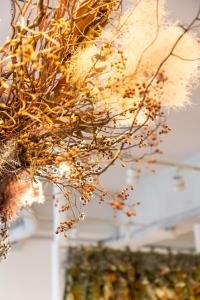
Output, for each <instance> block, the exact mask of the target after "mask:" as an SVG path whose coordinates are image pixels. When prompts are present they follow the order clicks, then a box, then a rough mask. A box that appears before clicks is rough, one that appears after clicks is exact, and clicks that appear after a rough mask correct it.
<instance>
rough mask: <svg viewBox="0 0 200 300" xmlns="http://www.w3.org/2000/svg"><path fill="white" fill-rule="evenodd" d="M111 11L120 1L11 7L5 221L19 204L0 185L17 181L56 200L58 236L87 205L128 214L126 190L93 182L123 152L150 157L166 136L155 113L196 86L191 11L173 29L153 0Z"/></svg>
mask: <svg viewBox="0 0 200 300" xmlns="http://www.w3.org/2000/svg"><path fill="white" fill-rule="evenodd" d="M120 8H121V1H119V0H106V1H103V0H99V1H95V0H85V1H78V0H74V1H68V0H59V1H56V6H55V7H50V1H48V0H38V1H37V3H36V4H35V2H33V1H31V0H30V1H25V2H24V3H23V4H21V1H19V0H12V12H13V13H12V21H11V26H12V29H13V31H12V36H11V38H9V39H8V40H7V41H6V42H5V44H4V45H3V46H2V47H1V48H0V72H1V78H0V144H1V149H0V178H1V182H2V183H1V184H2V188H1V192H2V195H3V199H6V201H5V200H1V202H0V206H1V212H2V213H3V214H4V215H5V216H6V219H7V220H9V219H12V218H13V216H14V215H15V213H16V209H17V208H18V207H21V206H22V205H23V204H24V203H22V201H21V198H22V197H21V192H20V191H19V192H17V191H16V192H15V193H14V195H15V196H14V197H13V196H12V195H13V193H12V192H11V193H10V192H9V191H7V190H10V189H8V186H10V182H12V185H13V181H15V182H16V186H17V184H19V182H20V181H23V177H24V174H26V176H25V177H28V180H30V181H32V182H35V181H37V178H38V177H40V178H43V179H46V180H48V181H50V182H52V183H53V184H56V185H57V186H58V188H59V189H60V190H61V192H62V193H63V195H64V196H65V198H66V205H64V206H62V207H61V211H62V212H64V211H68V210H70V211H71V212H72V218H71V219H70V220H67V221H63V222H62V223H61V224H60V226H59V228H58V230H57V232H66V231H67V230H68V229H69V228H71V227H72V226H73V225H74V224H75V222H77V221H78V220H82V219H83V218H84V212H83V207H84V205H86V204H87V203H88V202H90V200H91V199H92V197H95V198H97V199H99V200H100V201H106V202H107V203H109V204H110V205H111V206H112V207H114V208H115V209H118V210H122V211H124V212H125V213H126V214H127V215H128V216H132V215H134V214H135V212H134V210H133V209H132V208H131V207H129V206H128V205H126V200H127V198H128V190H127V189H124V190H123V191H122V192H119V193H116V194H110V193H109V192H107V191H106V190H105V189H104V188H103V187H102V186H101V184H100V182H99V176H100V175H101V174H102V173H103V172H105V171H106V170H107V169H108V168H109V167H110V166H111V165H112V164H114V162H115V161H116V160H117V159H118V158H120V155H121V152H122V151H125V150H127V149H130V148H134V147H137V148H143V147H150V148H152V152H158V149H157V144H158V141H159V135H160V134H162V133H166V132H168V127H167V125H166V124H165V116H164V113H163V112H162V107H163V106H164V105H170V106H173V105H180V104H182V103H185V101H186V100H187V96H188V91H189V88H190V85H191V82H192V81H194V80H196V78H197V73H198V66H199V61H198V59H197V58H198V57H199V46H198V42H197V38H196V37H193V36H192V35H191V34H190V33H189V31H190V29H191V28H192V27H193V25H194V24H196V22H198V19H199V13H198V15H197V16H196V18H195V19H194V20H193V21H192V23H191V24H190V25H189V26H188V27H187V28H179V27H178V26H176V25H174V24H169V23H166V21H165V18H164V8H163V4H162V1H160V2H159V1H157V0H154V1H150V0H149V1H148V0H141V1H139V2H138V4H137V5H136V7H134V8H132V10H131V11H128V12H126V13H125V15H124V16H121V13H120V12H121V9H120ZM149 32H151V34H149ZM5 176H6V179H5ZM25 181H26V180H25ZM14 185H15V184H14ZM4 187H5V188H4ZM25 187H26V184H25ZM130 188H131V187H130ZM5 195H7V196H5ZM10 195H11V196H10ZM8 208H9V209H8Z"/></svg>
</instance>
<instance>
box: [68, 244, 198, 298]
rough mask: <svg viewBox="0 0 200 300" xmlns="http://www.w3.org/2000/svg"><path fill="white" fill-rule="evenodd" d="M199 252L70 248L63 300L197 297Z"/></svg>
mask: <svg viewBox="0 0 200 300" xmlns="http://www.w3.org/2000/svg"><path fill="white" fill-rule="evenodd" d="M199 278H200V256H199V255H194V254H176V255H175V254H172V253H169V254H159V253H156V252H152V253H151V252H149V253H145V252H144V253H143V252H131V251H130V250H129V249H126V250H124V251H122V250H121V251H120V250H112V249H109V248H99V247H98V248H95V247H93V248H92V247H91V248H80V249H79V248H71V250H70V253H69V257H68V266H67V268H66V286H65V287H66V288H65V295H64V297H63V299H65V300H75V299H76V300H86V299H87V300H90V299H91V300H99V299H101V300H116V299H123V300H133V299H134V300H143V299H146V300H185V299H187V300H198V299H200V283H199Z"/></svg>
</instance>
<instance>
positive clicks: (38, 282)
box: [0, 239, 51, 300]
mask: <svg viewBox="0 0 200 300" xmlns="http://www.w3.org/2000/svg"><path fill="white" fill-rule="evenodd" d="M14 248H15V247H14ZM50 254H51V241H50V240H39V239H38V240H35V239H32V240H28V241H26V242H24V243H23V244H22V245H19V246H16V249H13V250H12V251H11V252H10V255H9V258H8V260H6V261H4V262H1V263H0V299H1V300H50V299H51V257H50Z"/></svg>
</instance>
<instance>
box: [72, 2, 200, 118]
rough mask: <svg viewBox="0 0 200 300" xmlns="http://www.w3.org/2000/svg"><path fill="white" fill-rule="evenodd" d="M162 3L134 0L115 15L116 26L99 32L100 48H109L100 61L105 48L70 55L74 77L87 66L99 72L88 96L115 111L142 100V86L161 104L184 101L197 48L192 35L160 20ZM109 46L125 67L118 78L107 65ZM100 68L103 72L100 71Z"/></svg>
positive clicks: (192, 81) (194, 77) (196, 64)
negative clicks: (128, 93) (118, 19)
mask: <svg viewBox="0 0 200 300" xmlns="http://www.w3.org/2000/svg"><path fill="white" fill-rule="evenodd" d="M164 4H165V1H150V0H143V1H139V2H138V3H137V5H135V6H133V5H132V6H133V7H131V8H130V9H129V10H128V11H127V12H126V13H125V15H124V16H123V17H122V18H121V22H120V24H119V26H117V27H115V29H114V30H113V29H112V30H111V29H110V30H108V29H107V30H105V31H104V32H103V33H102V40H103V41H104V46H105V45H107V46H108V45H109V47H111V48H112V51H111V53H110V56H109V55H108V53H107V56H106V59H105V60H104V59H100V60H99V57H100V56H102V57H103V55H102V52H103V51H105V49H106V47H105V49H103V50H101V52H100V51H99V50H98V46H94V45H93V46H92V47H89V48H87V49H85V50H83V51H82V53H81V55H80V53H79V57H78V58H77V57H76V59H75V61H76V65H75V70H76V76H77V77H78V78H79V79H80V81H81V80H82V79H83V78H85V77H87V74H88V73H89V72H90V71H91V68H94V70H95V71H98V68H99V70H100V73H101V74H100V75H99V76H97V78H96V80H97V82H98V84H97V83H94V84H93V86H94V87H95V88H94V94H95V96H97V95H99V102H100V103H102V102H103V105H105V104H106V105H107V106H108V107H109V108H110V107H112V109H113V111H115V112H116V111H123V110H126V109H128V108H129V107H132V105H133V102H134V101H135V102H136V103H138V102H140V101H142V100H143V95H142V94H141V87H142V86H143V87H144V89H145V90H147V89H148V97H149V98H153V99H154V100H157V101H158V102H160V103H161V105H162V106H167V107H181V106H184V105H185V104H186V103H188V102H189V96H190V93H191V89H192V88H193V87H194V85H195V83H196V82H197V78H198V77H199V66H200V61H199V58H200V46H199V43H198V39H197V38H196V37H195V36H194V35H193V34H192V33H190V32H184V29H183V28H181V27H179V26H178V25H177V24H176V23H172V22H169V21H166V12H165V6H164ZM116 36H118V38H117V39H116ZM109 47H107V49H109ZM114 49H118V50H119V49H120V50H121V51H122V52H123V57H124V58H123V59H124V61H125V65H126V67H125V70H123V72H122V74H120V72H119V73H118V76H116V68H113V65H114V64H115V63H116V62H117V61H118V60H119V55H118V52H117V51H114ZM102 70H105V72H104V74H103V75H102ZM77 77H76V78H77ZM144 84H145V86H144ZM111 86H112V90H111V89H110V87H111ZM96 87H98V90H97V89H96ZM116 87H117V88H116ZM130 87H131V88H132V89H134V93H133V94H132V97H126V96H124V97H122V95H126V90H127V89H129V88H130ZM102 91H103V92H102ZM111 92H112V93H111ZM102 99H103V100H102ZM126 119H127V115H126Z"/></svg>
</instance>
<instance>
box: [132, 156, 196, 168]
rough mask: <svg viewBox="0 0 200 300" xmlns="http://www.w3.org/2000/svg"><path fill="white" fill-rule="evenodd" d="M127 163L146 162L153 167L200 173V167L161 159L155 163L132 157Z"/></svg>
mask: <svg viewBox="0 0 200 300" xmlns="http://www.w3.org/2000/svg"><path fill="white" fill-rule="evenodd" d="M127 162H144V163H149V164H152V165H161V166H167V167H174V168H177V169H180V170H190V171H200V166H195V165H190V164H184V163H177V162H172V161H167V160H160V159H155V161H154V160H153V159H152V160H151V159H149V158H145V157H143V158H141V159H140V158H136V157H132V158H130V159H129V160H127Z"/></svg>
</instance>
